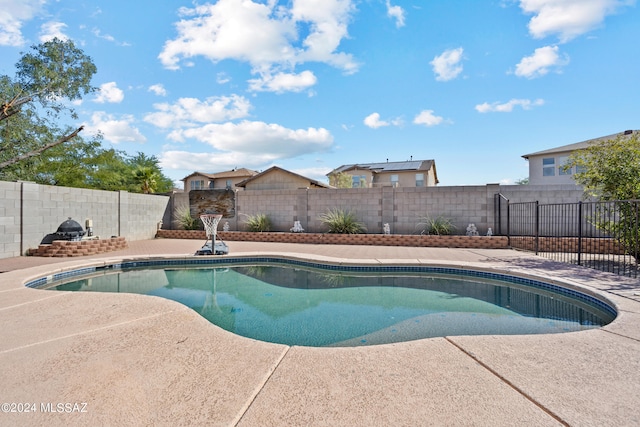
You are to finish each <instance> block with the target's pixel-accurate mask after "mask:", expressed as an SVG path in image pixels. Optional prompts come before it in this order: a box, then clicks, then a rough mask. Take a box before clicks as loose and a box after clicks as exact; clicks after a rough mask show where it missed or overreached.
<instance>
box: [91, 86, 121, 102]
mask: <svg viewBox="0 0 640 427" xmlns="http://www.w3.org/2000/svg"><path fill="white" fill-rule="evenodd" d="M123 99H124V92H123V91H122V89H120V88H118V85H117V84H116V82H109V83H103V84H101V85H100V89H99V91H98V95H97V96H96V98H95V99H94V102H97V103H99V104H104V103H105V102H108V103H112V104H118V103H120V102H122V100H123Z"/></svg>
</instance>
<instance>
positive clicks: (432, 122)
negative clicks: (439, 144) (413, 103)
mask: <svg viewBox="0 0 640 427" xmlns="http://www.w3.org/2000/svg"><path fill="white" fill-rule="evenodd" d="M443 122H444V119H443V118H442V117H440V116H436V115H435V114H433V110H423V111H421V112H420V113H419V114H418V115H417V116H416V117H415V118H414V119H413V123H414V124H416V125H425V126H427V127H430V126H436V125H439V124H441V123H443Z"/></svg>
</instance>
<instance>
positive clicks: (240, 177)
mask: <svg viewBox="0 0 640 427" xmlns="http://www.w3.org/2000/svg"><path fill="white" fill-rule="evenodd" d="M257 174H258V172H256V171H253V170H251V169H246V168H239V169H232V170H230V171H225V172H217V173H204V172H194V173H192V174H191V175H189V176H187V177H185V178H183V179H182V182H184V191H186V192H189V191H191V190H212V189H220V190H224V189H230V190H235V189H237V188H238V187H237V184H238V183H239V182H241V181H244V180H245V179H247V178H251V177H252V176H254V175H257Z"/></svg>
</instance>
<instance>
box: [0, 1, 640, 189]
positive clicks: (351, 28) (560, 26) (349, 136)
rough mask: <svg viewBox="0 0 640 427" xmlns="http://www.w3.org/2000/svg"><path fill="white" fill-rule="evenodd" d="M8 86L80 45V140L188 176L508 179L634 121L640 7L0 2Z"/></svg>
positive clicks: (0, 45) (638, 109)
mask: <svg viewBox="0 0 640 427" xmlns="http://www.w3.org/2000/svg"><path fill="white" fill-rule="evenodd" d="M0 10H1V11H2V12H1V13H0V73H1V74H8V75H10V76H13V75H14V71H15V69H14V64H15V63H16V62H17V60H18V58H19V57H20V53H21V52H25V51H27V50H28V49H29V46H31V45H33V44H37V43H39V42H41V41H44V40H47V39H50V38H52V37H54V36H57V37H59V38H69V39H72V40H73V41H74V42H75V43H76V44H77V45H78V46H79V47H81V48H82V49H83V50H84V52H85V53H86V54H88V55H89V56H91V57H92V59H93V60H94V62H95V64H96V66H97V67H98V73H97V74H96V76H95V77H94V80H93V83H94V85H95V86H97V87H99V88H100V90H99V92H97V93H96V94H93V95H91V96H88V97H85V99H84V100H83V102H82V103H81V104H80V105H78V106H77V107H76V108H77V111H78V112H79V113H80V118H79V120H78V123H76V124H78V125H79V124H84V125H85V131H84V132H86V135H89V133H92V132H96V131H97V130H100V131H101V132H102V133H103V134H104V145H105V147H113V148H116V149H118V150H123V151H126V152H127V153H130V154H135V153H136V152H144V153H145V154H147V155H155V156H157V157H158V158H159V159H160V160H161V165H162V168H163V171H164V173H165V174H166V175H168V176H170V177H171V178H173V179H174V180H176V181H179V180H180V179H182V178H184V177H185V176H187V175H188V174H190V173H192V172H193V171H203V172H212V173H213V172H220V171H224V170H229V169H232V168H235V167H246V168H250V169H255V170H258V171H260V170H264V169H267V168H269V167H271V166H274V165H277V166H280V167H283V168H285V169H288V170H291V171H294V172H297V173H300V174H302V175H305V176H308V177H310V178H314V179H318V180H322V181H326V177H325V174H326V173H328V172H329V171H331V170H332V169H334V168H337V167H338V166H341V165H343V164H351V163H371V162H381V161H386V160H387V159H388V160H389V161H404V160H408V159H410V158H413V159H414V160H416V159H433V160H435V162H436V168H437V173H438V178H439V180H440V185H445V186H448V185H484V184H487V183H502V184H512V183H514V182H516V181H518V180H520V179H522V178H526V177H527V175H528V164H527V162H526V161H525V160H524V159H523V158H522V157H521V156H522V155H524V154H528V153H532V152H536V151H540V150H544V149H548V148H553V147H556V146H560V145H565V144H571V143H574V142H579V141H583V140H586V139H590V138H596V137H600V136H604V135H609V134H613V133H616V132H620V131H623V130H626V129H638V128H640V125H639V123H638V119H639V117H640V84H639V83H640V81H639V79H640V55H639V54H640V47H639V46H640V43H639V42H638V40H640V11H639V10H638V7H637V5H636V1H635V0H495V1H492V0H412V1H407V0H288V1H277V0H218V1H212V2H205V1H187V0H185V1H180V0H173V1H171V2H163V1H157V0H134V1H126V2H125V1H121V0H110V1H97V0H57V1H53V0H18V1H15V0H0Z"/></svg>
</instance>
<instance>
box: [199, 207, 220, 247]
mask: <svg viewBox="0 0 640 427" xmlns="http://www.w3.org/2000/svg"><path fill="white" fill-rule="evenodd" d="M221 219H222V215H220V214H203V215H200V221H202V223H203V224H204V232H205V233H206V234H207V239H209V238H210V237H211V236H213V239H212V240H213V241H214V243H215V240H216V234H217V233H218V224H219V223H220V220H221Z"/></svg>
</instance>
